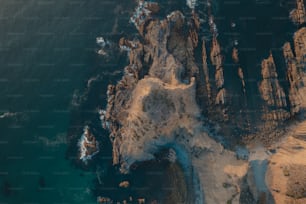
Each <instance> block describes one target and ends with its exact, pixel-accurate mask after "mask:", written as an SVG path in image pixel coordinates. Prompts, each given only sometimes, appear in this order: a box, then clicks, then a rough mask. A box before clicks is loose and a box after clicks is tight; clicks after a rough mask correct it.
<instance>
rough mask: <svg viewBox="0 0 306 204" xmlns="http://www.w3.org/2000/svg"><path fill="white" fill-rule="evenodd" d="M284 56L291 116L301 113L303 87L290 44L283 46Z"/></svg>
mask: <svg viewBox="0 0 306 204" xmlns="http://www.w3.org/2000/svg"><path fill="white" fill-rule="evenodd" d="M283 55H284V58H285V61H286V65H287V80H288V81H289V85H290V88H289V101H290V111H291V115H295V114H297V113H299V111H300V104H301V100H302V99H301V96H300V93H299V89H300V88H301V87H302V86H303V83H302V77H301V73H300V69H298V67H297V66H298V64H297V61H296V59H295V56H294V55H293V52H292V50H291V46H290V43H285V45H284V46H283Z"/></svg>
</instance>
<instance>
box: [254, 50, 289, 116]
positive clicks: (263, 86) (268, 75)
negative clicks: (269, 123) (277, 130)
mask: <svg viewBox="0 0 306 204" xmlns="http://www.w3.org/2000/svg"><path fill="white" fill-rule="evenodd" d="M261 75H262V78H263V79H262V81H261V83H260V85H259V91H260V94H261V97H262V99H263V100H264V101H265V102H266V104H267V106H268V108H269V110H267V111H264V112H263V118H264V119H266V120H276V121H277V120H284V119H287V118H288V117H289V115H288V114H287V112H286V111H285V109H286V108H287V101H286V94H285V92H284V90H283V88H282V87H281V85H280V83H279V81H278V74H277V71H276V67H275V63H274V59H273V55H272V53H271V54H270V55H269V57H268V58H267V59H264V60H263V61H262V63H261Z"/></svg>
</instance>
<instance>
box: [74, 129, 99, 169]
mask: <svg viewBox="0 0 306 204" xmlns="http://www.w3.org/2000/svg"><path fill="white" fill-rule="evenodd" d="M78 145H79V148H80V159H81V160H82V161H83V162H85V163H86V162H87V161H88V160H90V159H91V158H92V157H93V156H94V155H96V154H97V153H98V152H99V142H98V141H97V140H96V138H95V136H94V135H93V134H92V132H91V131H90V129H89V127H88V126H85V127H84V133H83V135H82V137H81V138H80V140H79V144H78Z"/></svg>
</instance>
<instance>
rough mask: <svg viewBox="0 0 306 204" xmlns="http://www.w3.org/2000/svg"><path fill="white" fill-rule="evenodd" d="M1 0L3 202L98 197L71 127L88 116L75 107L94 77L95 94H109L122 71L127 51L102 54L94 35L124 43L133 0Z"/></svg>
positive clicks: (0, 192)
mask: <svg viewBox="0 0 306 204" xmlns="http://www.w3.org/2000/svg"><path fill="white" fill-rule="evenodd" d="M0 5H1V6H0V26H1V29H0V116H1V117H0V130H1V133H0V203H90V202H93V203H95V201H96V199H95V197H94V196H93V195H92V190H91V186H92V182H93V179H94V178H95V177H96V176H95V173H94V172H90V171H83V170H82V169H80V168H76V167H75V166H74V165H71V162H70V160H69V159H67V156H66V155H69V154H67V146H68V145H67V144H68V143H69V142H67V133H68V132H69V128H70V127H71V125H74V124H76V123H74V121H75V120H78V121H85V120H86V119H85V118H73V117H84V116H83V115H82V114H75V112H76V111H74V110H76V109H78V107H77V106H76V105H77V104H76V103H81V102H82V100H81V98H82V97H83V98H86V97H87V93H86V86H87V81H88V80H89V79H90V78H92V77H96V76H97V75H99V74H100V78H98V80H96V81H94V82H97V83H98V84H100V85H101V84H102V86H101V89H100V91H101V92H100V93H95V94H96V95H97V96H99V97H101V98H104V99H105V92H106V85H107V84H108V83H109V82H113V83H114V82H115V81H116V80H117V79H118V77H119V76H120V72H116V69H117V70H121V68H122V64H120V63H125V61H126V57H124V55H123V54H122V56H121V54H120V53H119V54H118V56H119V55H120V56H121V57H120V56H119V58H120V59H122V62H117V60H113V59H118V58H116V56H117V55H114V56H113V57H112V58H111V57H109V58H108V57H106V58H103V57H101V56H98V55H97V54H96V49H97V48H98V46H97V45H96V42H95V38H96V37H97V36H103V37H105V38H106V39H108V40H110V41H111V42H114V43H117V38H118V37H119V36H120V35H121V34H123V32H126V31H129V30H131V29H132V30H133V27H132V26H131V25H130V24H129V23H128V17H129V16H130V13H129V12H131V11H132V9H133V7H134V1H132V0H131V1H120V0H117V1H103V0H91V1H87V0H78V1H73V0H63V1H49V0H28V1H22V0H1V1H0ZM133 32H134V31H133ZM119 61H120V60H119ZM92 84H94V83H92ZM101 101H102V100H101ZM101 106H103V104H101ZM82 111H84V112H86V111H87V110H82ZM78 125H80V126H83V124H81V123H79V124H78ZM81 128H82V127H81ZM77 131H78V132H77ZM77 131H74V132H73V133H74V134H75V135H78V134H81V133H82V131H81V129H80V128H79V129H77Z"/></svg>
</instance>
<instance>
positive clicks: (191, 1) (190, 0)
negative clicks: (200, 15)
mask: <svg viewBox="0 0 306 204" xmlns="http://www.w3.org/2000/svg"><path fill="white" fill-rule="evenodd" d="M186 4H187V6H188V7H189V8H191V9H195V7H196V5H197V0H187V1H186Z"/></svg>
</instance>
